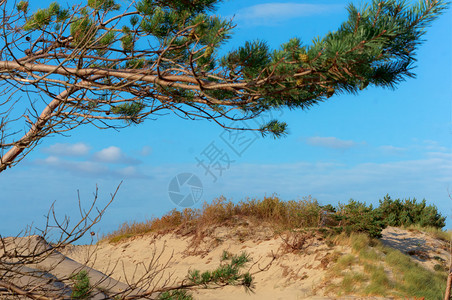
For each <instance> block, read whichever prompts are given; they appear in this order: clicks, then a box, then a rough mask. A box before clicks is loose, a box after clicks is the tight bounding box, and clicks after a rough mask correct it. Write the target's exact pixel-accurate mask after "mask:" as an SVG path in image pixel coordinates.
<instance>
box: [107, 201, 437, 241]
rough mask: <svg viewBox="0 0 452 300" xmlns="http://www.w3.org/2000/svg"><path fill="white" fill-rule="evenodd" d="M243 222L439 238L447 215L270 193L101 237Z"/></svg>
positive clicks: (404, 205) (417, 205) (417, 206)
mask: <svg viewBox="0 0 452 300" xmlns="http://www.w3.org/2000/svg"><path fill="white" fill-rule="evenodd" d="M243 219H247V220H250V221H258V222H259V223H260V224H266V225H268V226H269V227H272V228H273V229H274V230H275V232H276V231H281V230H292V229H318V230H320V231H322V232H324V233H328V234H338V233H341V232H346V233H348V234H350V233H353V232H361V233H366V234H368V235H369V236H370V237H377V238H378V237H381V231H382V230H383V229H384V228H385V227H386V226H405V227H410V228H416V226H417V228H428V230H429V231H430V232H432V233H433V232H436V235H437V236H442V237H443V238H446V234H445V233H444V232H443V231H442V230H441V228H443V227H444V226H445V217H443V216H441V214H440V213H439V212H438V210H437V208H436V206H434V205H427V202H426V200H422V201H420V202H418V201H417V200H416V199H405V200H400V199H395V200H392V199H391V198H390V197H389V196H388V195H387V196H385V197H384V199H383V200H380V203H379V206H378V207H376V208H374V207H373V206H372V205H369V206H368V205H367V204H366V203H362V202H359V201H355V200H352V199H351V200H349V202H348V203H347V204H341V203H340V204H339V205H337V206H336V207H334V206H332V205H330V204H328V205H320V204H319V202H318V201H317V200H315V199H312V198H311V197H306V198H303V199H301V200H289V201H283V200H282V199H280V198H279V197H278V196H276V195H274V196H270V197H264V198H263V199H262V200H259V199H247V200H242V201H240V202H238V203H233V202H232V201H230V200H227V199H226V198H225V197H220V198H217V199H215V200H213V201H212V202H211V203H204V205H203V206H202V208H201V209H192V208H186V209H184V210H182V211H178V210H172V211H171V212H169V213H167V214H165V215H163V216H162V217H160V218H154V219H151V220H148V221H145V222H129V223H124V224H122V225H121V226H120V228H119V229H118V230H116V231H114V232H112V233H110V234H107V235H105V236H104V238H103V239H104V240H108V241H109V242H112V243H115V242H119V241H121V240H122V239H126V238H130V237H133V236H136V235H142V234H148V233H165V232H170V231H176V232H185V233H186V232H191V231H193V232H194V231H199V230H203V229H205V228H208V227H210V226H212V225H216V226H220V225H226V226H227V225H236V224H237V223H238V222H240V221H241V220H243Z"/></svg>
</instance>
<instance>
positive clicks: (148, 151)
mask: <svg viewBox="0 0 452 300" xmlns="http://www.w3.org/2000/svg"><path fill="white" fill-rule="evenodd" d="M151 153H152V147H150V146H144V147H143V148H141V151H140V154H141V155H142V156H149V155H150V154H151Z"/></svg>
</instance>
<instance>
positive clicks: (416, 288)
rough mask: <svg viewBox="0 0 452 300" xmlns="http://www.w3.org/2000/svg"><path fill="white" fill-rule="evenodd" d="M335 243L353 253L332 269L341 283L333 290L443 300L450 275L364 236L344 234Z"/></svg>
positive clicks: (332, 273)
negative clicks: (430, 268)
mask: <svg viewBox="0 0 452 300" xmlns="http://www.w3.org/2000/svg"><path fill="white" fill-rule="evenodd" d="M334 241H335V243H336V244H339V245H342V246H349V247H350V248H351V249H352V253H351V254H344V255H342V256H341V257H339V258H338V259H337V261H336V264H335V265H333V267H332V268H331V269H330V274H329V276H331V277H332V278H334V277H335V278H340V280H341V281H340V283H338V284H334V285H332V289H331V291H334V292H336V293H338V294H350V293H353V294H354V295H362V296H395V297H405V298H413V297H420V298H422V297H424V298H425V299H429V300H430V299H431V300H435V299H438V300H440V299H443V298H444V295H443V293H444V291H445V289H446V279H447V273H446V272H444V271H443V270H440V271H436V272H434V271H430V270H428V269H425V268H424V267H422V266H420V265H418V264H417V263H415V262H414V261H413V260H412V259H411V258H410V257H409V256H407V255H405V254H403V253H401V252H400V251H398V250H395V249H393V248H389V247H386V246H383V245H382V244H381V242H380V241H378V240H374V239H370V238H369V237H368V236H367V235H364V234H351V235H345V234H341V235H338V236H336V237H335V238H334ZM360 270H362V271H363V272H364V275H363V274H362V273H361V271H360ZM389 274H391V275H389ZM360 275H362V276H360Z"/></svg>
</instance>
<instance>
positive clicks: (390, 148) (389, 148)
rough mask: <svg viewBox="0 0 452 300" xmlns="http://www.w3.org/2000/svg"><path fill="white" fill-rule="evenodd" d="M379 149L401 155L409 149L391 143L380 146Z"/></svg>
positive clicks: (386, 152)
mask: <svg viewBox="0 0 452 300" xmlns="http://www.w3.org/2000/svg"><path fill="white" fill-rule="evenodd" d="M378 149H380V150H381V151H382V152H383V153H385V154H390V155H399V154H402V153H404V152H406V150H407V149H406V148H401V147H395V146H391V145H384V146H380V147H378Z"/></svg>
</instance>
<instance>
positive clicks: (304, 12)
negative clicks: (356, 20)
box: [235, 2, 342, 25]
mask: <svg viewBox="0 0 452 300" xmlns="http://www.w3.org/2000/svg"><path fill="white" fill-rule="evenodd" d="M339 7H340V8H342V6H339V5H330V4H303V3H294V2H286V3H264V4H258V5H254V6H250V7H246V8H243V9H241V10H239V11H238V12H237V14H236V15H235V18H236V20H239V21H245V22H247V23H259V24H268V25H270V24H271V23H272V22H275V21H282V20H287V19H291V18H298V17H305V16H312V15H319V14H323V13H327V12H332V11H335V10H337V9H338V8H339Z"/></svg>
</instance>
